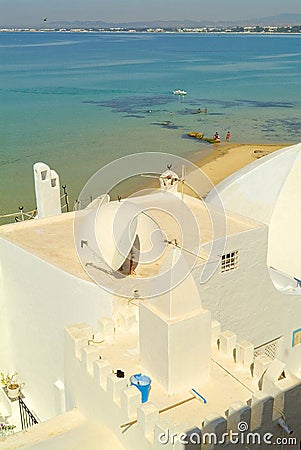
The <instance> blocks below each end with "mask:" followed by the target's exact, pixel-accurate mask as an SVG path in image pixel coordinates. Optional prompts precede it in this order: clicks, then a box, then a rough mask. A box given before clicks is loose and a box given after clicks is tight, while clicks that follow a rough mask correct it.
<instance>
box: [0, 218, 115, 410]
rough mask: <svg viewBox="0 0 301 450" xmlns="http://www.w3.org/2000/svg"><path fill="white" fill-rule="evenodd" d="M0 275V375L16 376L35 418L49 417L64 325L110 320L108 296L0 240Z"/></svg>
mask: <svg viewBox="0 0 301 450" xmlns="http://www.w3.org/2000/svg"><path fill="white" fill-rule="evenodd" d="M32 222H34V221H32ZM27 244H28V242H27ZM37 251H41V252H43V251H44V249H43V248H42V247H41V248H40V249H39V248H38V247H37ZM33 252H34V250H33ZM54 258H58V256H57V255H54ZM0 275H1V279H0V286H1V293H0V297H1V302H3V303H4V304H5V308H4V311H5V316H4V320H5V324H6V326H5V327H3V328H2V327H1V329H0V341H1V342H2V343H3V348H2V349H3V351H2V352H1V354H0V367H1V370H2V371H4V372H5V371H10V372H13V371H14V370H17V371H19V373H20V379H21V381H24V382H25V388H24V389H25V390H24V391H25V393H26V396H27V395H28V397H30V401H31V405H32V407H33V409H34V410H35V411H36V413H37V414H38V416H40V417H41V419H45V418H48V417H51V416H53V415H55V414H57V412H58V411H57V406H56V403H55V398H54V397H55V396H54V390H55V388H54V383H55V382H56V380H58V379H61V380H63V379H64V356H63V352H62V348H63V329H64V326H66V324H71V323H74V322H81V321H83V320H88V321H89V322H90V323H91V324H96V323H97V319H98V318H99V317H100V316H110V315H111V313H112V297H111V296H110V295H109V294H107V293H106V292H103V291H101V289H100V288H99V287H98V286H97V285H95V284H94V283H92V282H90V281H86V280H83V279H81V278H78V277H75V276H74V275H71V274H70V273H68V272H65V271H63V270H61V269H59V268H58V267H56V266H55V265H52V264H49V263H48V262H46V261H44V260H43V259H41V258H40V257H39V256H36V255H33V254H31V253H29V252H28V251H27V250H25V249H23V248H21V247H19V246H18V245H16V244H14V243H12V242H10V241H8V240H6V239H3V238H2V237H0ZM2 317H3V316H2V314H1V319H0V320H3V319H2Z"/></svg>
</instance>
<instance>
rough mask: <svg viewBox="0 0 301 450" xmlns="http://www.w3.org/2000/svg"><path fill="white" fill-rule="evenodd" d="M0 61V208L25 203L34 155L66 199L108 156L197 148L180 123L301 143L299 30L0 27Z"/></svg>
mask: <svg viewBox="0 0 301 450" xmlns="http://www.w3.org/2000/svg"><path fill="white" fill-rule="evenodd" d="M0 61H1V65H0V96H1V101H0V114H1V121H0V191H1V200H0V214H3V213H5V212H8V211H15V210H17V208H18V206H19V205H24V208H25V209H30V208H31V207H34V206H35V201H34V191H33V178H32V165H33V164H34V163H35V162H36V161H43V162H45V163H47V164H49V165H50V166H51V167H52V168H53V169H55V170H56V171H57V172H58V173H59V174H60V178H61V182H62V183H65V184H67V186H68V191H69V194H71V198H72V199H75V198H76V196H77V194H78V193H79V192H80V190H81V188H82V187H83V184H84V183H85V181H86V180H87V179H88V178H89V177H90V176H91V175H92V174H93V173H94V172H95V171H96V170H97V169H98V168H100V167H102V166H103V165H104V164H105V163H107V162H109V161H111V160H112V159H114V158H117V157H120V156H123V155H126V154H129V153H133V152H141V151H142V152H143V151H164V152H170V153H175V154H180V155H182V156H184V157H186V156H187V157H190V155H192V154H194V153H197V152H198V155H201V154H202V153H203V154H205V153H206V152H208V151H209V150H210V149H211V147H210V146H209V145H206V144H202V143H200V142H199V141H195V140H192V139H188V138H187V133H188V132H190V131H200V132H203V133H205V135H207V136H209V137H211V136H212V135H213V134H214V133H215V131H218V132H219V133H220V135H221V137H222V138H224V136H225V134H226V131H227V130H228V129H229V130H230V131H231V136H232V137H231V140H232V142H243V143H249V142H252V143H259V142H262V143H273V142H283V143H284V142H287V143H291V142H298V141H300V140H301V139H300V138H301V131H300V130H301V99H300V92H301V89H300V87H301V78H300V73H301V36H300V35H271V36H262V35H249V36H248V35H224V34H216V35H213V34H210V35H204V34H185V35H184V34H147V33H135V34H134V33H133V34H121V33H120V34H118V33H116V34H115V33H93V34H92V33H80V34H79V33H76V34H72V33H0ZM174 89H185V90H187V91H188V95H187V96H185V97H181V98H179V97H176V96H174V95H173V94H172V91H173V90H174ZM205 107H207V108H208V114H204V112H203V110H204V108H205ZM198 108H201V110H202V113H200V114H195V112H196V110H197V109H198ZM170 112H172V113H173V114H172V116H171V115H170Z"/></svg>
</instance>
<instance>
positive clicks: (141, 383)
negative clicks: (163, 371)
mask: <svg viewBox="0 0 301 450" xmlns="http://www.w3.org/2000/svg"><path fill="white" fill-rule="evenodd" d="M130 382H131V385H132V386H136V388H138V389H139V391H140V392H141V401H142V403H145V402H147V400H148V396H149V391H150V387H151V382H152V380H151V379H150V377H148V376H147V375H142V374H141V373H136V374H135V375H132V376H131V378H130Z"/></svg>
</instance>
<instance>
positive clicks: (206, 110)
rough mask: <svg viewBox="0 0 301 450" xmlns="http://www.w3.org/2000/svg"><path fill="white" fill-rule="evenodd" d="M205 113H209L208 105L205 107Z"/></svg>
mask: <svg viewBox="0 0 301 450" xmlns="http://www.w3.org/2000/svg"><path fill="white" fill-rule="evenodd" d="M204 113H205V114H207V113H208V109H207V106H205V109H204Z"/></svg>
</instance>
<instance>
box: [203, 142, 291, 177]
mask: <svg viewBox="0 0 301 450" xmlns="http://www.w3.org/2000/svg"><path fill="white" fill-rule="evenodd" d="M213 145H214V147H215V148H214V150H213V151H212V152H211V153H210V154H209V155H206V156H204V157H202V158H200V159H197V158H195V159H196V162H195V164H196V166H198V167H199V168H201V169H202V171H203V172H204V173H205V175H207V176H208V177H209V178H210V180H211V181H212V183H213V184H214V185H217V184H218V183H220V182H221V181H222V180H224V179H225V178H227V177H228V176H230V175H232V174H233V173H234V172H236V171H237V170H239V169H241V168H242V167H245V166H246V165H248V164H250V163H251V162H253V161H256V160H257V159H259V158H262V157H263V156H266V155H269V154H270V153H273V152H275V151H276V150H280V149H281V148H285V147H289V146H290V145H294V143H282V144H280V143H279V144H241V143H228V142H227V143H220V144H213Z"/></svg>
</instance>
